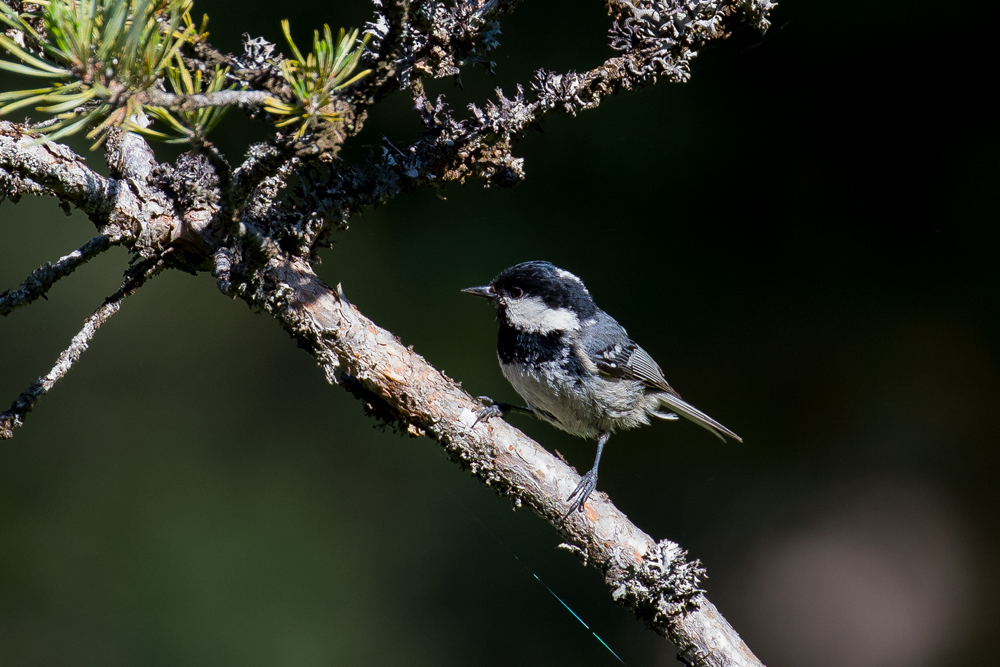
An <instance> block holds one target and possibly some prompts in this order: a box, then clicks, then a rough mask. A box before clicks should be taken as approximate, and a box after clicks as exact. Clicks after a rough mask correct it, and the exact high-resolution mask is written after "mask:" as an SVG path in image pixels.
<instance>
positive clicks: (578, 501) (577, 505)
mask: <svg viewBox="0 0 1000 667" xmlns="http://www.w3.org/2000/svg"><path fill="white" fill-rule="evenodd" d="M596 488H597V469H596V468H594V469H592V470H591V471H590V472H588V473H587V474H586V475H584V476H583V477H581V478H580V483H579V484H577V485H576V489H575V490H574V491H573V493H571V494H569V498H567V499H566V502H568V503H569V504H570V505H569V511H568V512H566V514H565V515H564V516H563V521H565V520H566V519H567V518H568V517H569V515H570V514H572V513H573V510H576V511H577V512H583V504H584V503H585V502H587V498H589V497H590V494H591V493H593V492H594V489H596ZM574 498H575V500H574Z"/></svg>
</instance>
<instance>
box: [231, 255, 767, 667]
mask: <svg viewBox="0 0 1000 667" xmlns="http://www.w3.org/2000/svg"><path fill="white" fill-rule="evenodd" d="M244 298H245V299H246V300H247V301H248V302H249V303H250V304H251V306H253V307H254V308H259V309H261V310H264V311H266V312H268V313H270V314H271V315H272V316H274V318H275V319H277V320H278V322H280V323H281V325H282V326H283V327H284V328H285V329H286V330H287V331H288V332H289V333H291V334H292V335H293V336H294V337H295V338H296V339H297V340H298V342H299V344H300V345H301V346H302V347H304V348H305V349H306V350H308V351H309V352H310V354H312V355H313V356H314V357H315V358H316V360H317V362H318V363H319V365H320V367H321V368H322V369H323V372H324V373H325V374H326V376H327V378H328V379H329V380H330V381H331V382H340V383H342V384H343V385H344V386H345V387H346V388H347V389H348V390H349V391H351V392H352V393H353V394H355V396H357V397H358V398H359V399H360V400H362V401H363V402H364V403H365V405H366V409H367V410H368V411H369V412H370V413H372V414H373V415H374V416H376V417H378V418H380V419H382V420H384V421H386V422H388V423H390V424H392V425H394V426H396V427H397V428H399V429H400V430H403V431H405V432H408V433H410V434H412V435H427V436H430V437H432V438H434V439H436V440H437V441H438V442H440V443H441V445H442V446H443V447H444V448H445V450H446V451H447V452H448V453H449V455H450V456H451V458H452V459H453V460H455V461H456V462H458V463H459V464H461V465H462V466H463V467H466V468H468V469H469V470H471V472H472V473H473V474H474V475H475V476H476V477H478V478H479V479H480V480H482V481H483V482H484V483H486V484H487V485H490V486H492V487H493V488H495V489H496V491H497V493H499V494H500V495H502V496H504V497H506V498H508V499H510V500H511V501H512V502H513V503H514V505H515V507H520V506H526V507H529V508H530V509H531V510H532V511H533V512H535V513H536V514H538V515H539V516H541V517H542V518H544V519H545V520H546V521H548V522H549V523H550V524H552V526H553V527H554V528H555V529H556V530H557V531H558V532H559V534H560V535H561V536H562V538H563V539H564V540H566V541H567V542H569V543H571V544H572V545H574V547H575V549H576V550H578V551H579V552H580V553H581V555H582V556H583V557H584V558H585V560H586V562H588V563H589V564H591V565H594V566H595V567H597V568H599V569H600V570H601V571H602V572H603V573H604V578H605V581H606V583H607V584H608V586H609V587H610V589H611V596H612V598H613V599H614V600H615V601H616V602H617V603H618V604H621V605H623V606H625V607H627V608H628V609H630V610H631V611H632V612H633V613H635V614H636V616H637V617H638V618H640V619H642V620H643V621H644V622H645V623H646V624H647V625H648V626H649V627H650V629H652V630H653V631H654V632H657V633H658V634H660V635H662V636H664V637H667V638H669V639H670V640H671V641H673V642H674V644H675V645H676V646H677V648H678V649H679V651H680V655H681V658H682V659H683V660H684V661H685V662H687V664H689V665H701V666H704V667H709V666H711V667H723V666H725V667H736V666H739V667H751V666H755V667H759V666H760V665H761V663H760V661H758V660H757V658H756V657H754V655H753V653H752V652H751V651H750V649H749V648H747V646H746V644H744V643H743V641H742V640H741V639H740V637H739V635H738V634H737V633H736V631H735V630H733V628H732V626H730V625H729V623H728V622H726V620H725V619H724V618H723V617H722V615H721V614H719V612H718V610H717V609H716V608H715V607H714V606H713V605H712V604H711V603H710V602H709V601H708V600H707V599H706V598H705V596H704V594H703V592H702V590H701V589H700V588H699V586H698V583H699V578H700V577H701V576H702V574H703V571H702V569H701V566H700V565H699V564H698V563H697V562H689V561H688V560H687V554H686V553H685V552H684V550H683V549H681V548H680V547H679V546H678V545H676V544H674V543H673V542H670V541H668V540H664V541H661V542H659V543H657V542H655V541H654V540H653V539H652V538H651V537H649V536H648V535H647V534H646V533H644V532H643V531H641V530H640V529H639V528H637V527H636V526H635V525H634V524H632V523H631V522H630V521H629V520H628V518H627V517H626V516H625V515H624V514H622V513H621V512H620V511H619V510H618V509H617V508H616V507H615V506H614V505H613V504H612V503H611V502H610V500H609V499H608V497H607V495H606V494H604V493H602V492H596V493H595V494H594V495H593V496H591V499H590V500H589V501H588V502H587V504H586V505H585V509H586V511H585V512H584V513H576V512H573V513H572V514H571V516H569V517H568V518H567V519H566V520H565V521H564V519H563V515H564V514H565V513H566V503H565V498H566V497H568V496H569V494H570V492H571V491H572V490H573V489H574V488H575V487H576V485H577V484H578V482H579V480H580V478H579V476H578V475H577V474H576V473H575V472H574V471H573V470H572V469H570V467H569V466H568V465H566V464H565V463H563V462H562V461H561V460H560V459H558V458H557V457H555V456H553V455H552V454H550V453H549V452H547V451H546V450H545V449H543V448H542V447H541V446H539V445H538V444H537V443H535V442H534V441H533V440H531V439H530V438H528V437H527V436H525V435H524V434H523V433H521V432H520V431H518V430H517V429H516V428H514V427H513V426H510V425H509V424H507V423H506V422H505V421H503V420H502V419H491V420H489V421H488V422H479V423H476V418H477V414H478V413H479V411H480V410H481V409H482V406H481V405H479V404H478V403H477V402H476V401H475V400H473V399H472V398H471V397H470V396H469V395H468V394H467V393H466V392H465V391H464V390H462V388H461V387H459V385H458V384H457V383H456V382H455V381H453V380H451V379H450V378H448V377H447V376H446V375H445V374H444V373H442V372H440V371H438V370H437V369H436V368H434V367H433V366H431V365H430V364H429V363H427V361H426V360H425V359H424V358H423V357H421V356H420V355H419V354H417V353H416V352H414V351H413V350H412V349H411V348H408V347H406V346H405V345H403V344H402V343H401V342H400V341H399V339H397V338H396V337H395V336H393V335H392V334H391V333H389V332H388V331H386V330H384V329H382V328H380V327H379V326H378V325H376V324H375V323H374V322H372V321H371V320H370V319H368V318H367V317H365V316H364V315H362V314H361V313H360V312H359V311H358V309H357V308H356V307H354V306H353V305H352V304H350V303H349V302H348V301H347V300H346V298H344V297H343V293H342V292H341V291H334V290H332V289H330V288H329V287H328V286H327V285H326V284H324V283H323V282H322V281H321V280H320V279H319V278H317V277H316V275H315V274H314V273H313V272H312V269H311V268H310V266H309V264H308V263H307V262H305V261H302V260H290V259H286V258H280V257H275V258H273V259H271V260H270V261H269V262H268V263H267V265H266V266H265V267H264V268H262V269H261V270H260V271H259V273H258V274H257V278H256V280H255V281H254V283H253V284H252V286H251V287H250V289H248V290H247V291H246V293H245V296H244Z"/></svg>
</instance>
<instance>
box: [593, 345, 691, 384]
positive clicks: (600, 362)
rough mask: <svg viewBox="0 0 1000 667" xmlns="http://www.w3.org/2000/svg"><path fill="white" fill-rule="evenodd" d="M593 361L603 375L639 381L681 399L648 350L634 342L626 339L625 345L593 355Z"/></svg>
mask: <svg viewBox="0 0 1000 667" xmlns="http://www.w3.org/2000/svg"><path fill="white" fill-rule="evenodd" d="M591 360H592V361H593V362H594V364H595V365H596V366H597V370H599V371H600V372H601V374H602V375H605V376H608V377H613V378H621V379H624V380H637V381H639V382H642V383H643V384H644V385H646V386H647V387H649V388H650V389H655V390H657V391H662V392H664V393H667V394H670V395H671V396H676V397H677V398H680V397H681V395H680V394H678V393H677V392H676V391H674V388H673V387H671V386H670V385H669V384H667V380H666V378H664V377H663V371H661V370H660V367H659V366H658V365H657V363H656V362H655V361H653V358H652V357H651V356H649V353H648V352H646V350H644V349H642V348H641V347H639V346H638V345H637V344H636V343H635V342H634V341H632V340H630V339H626V342H624V343H615V344H614V345H610V346H608V347H605V348H603V349H601V350H595V351H594V353H592V354H591Z"/></svg>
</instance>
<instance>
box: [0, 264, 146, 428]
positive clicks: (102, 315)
mask: <svg viewBox="0 0 1000 667" xmlns="http://www.w3.org/2000/svg"><path fill="white" fill-rule="evenodd" d="M164 266H165V265H164V260H163V258H161V257H158V258H155V259H150V260H146V261H144V262H140V263H138V264H135V265H134V266H133V267H132V268H131V269H129V271H128V274H127V275H126V278H125V281H124V282H123V283H122V286H121V287H119V288H118V290H117V291H116V292H115V293H114V294H112V295H111V296H109V297H108V298H107V299H105V300H104V303H102V304H101V306H100V308H98V309H97V310H95V311H94V313H93V314H92V315H91V316H90V317H88V318H87V319H86V321H85V322H84V323H83V328H82V329H80V332H79V333H78V334H76V335H75V336H73V340H71V341H70V344H69V347H67V348H66V349H65V350H63V351H62V353H61V354H60V355H59V358H58V359H56V363H55V365H54V366H53V367H52V370H50V371H49V372H48V373H46V374H45V375H43V376H42V377H40V378H38V379H37V380H35V381H34V382H33V383H32V384H31V386H30V387H28V389H27V390H25V391H24V392H23V393H22V394H21V395H20V396H18V397H17V400H15V401H14V403H13V404H12V405H11V406H10V408H9V409H8V410H7V411H6V412H2V413H0V440H5V439H8V438H11V437H13V435H14V429H15V428H17V427H18V426H21V425H22V424H24V418H25V415H27V414H28V413H29V412H31V408H33V407H34V405H35V403H36V402H38V399H39V398H41V397H42V396H43V395H44V394H46V393H48V391H49V390H50V389H52V386H53V385H55V383H56V382H58V381H59V380H60V379H61V378H62V377H63V376H64V375H66V373H68V372H69V369H71V368H72V367H73V364H75V363H76V361H77V360H78V359H79V358H80V355H81V354H83V353H84V352H85V351H86V350H87V345H88V344H89V343H90V340H91V339H92V338H93V337H94V334H95V333H97V330H98V329H99V328H100V327H101V325H102V324H104V323H105V322H106V321H107V320H108V318H110V317H111V316H112V315H114V314H115V313H117V312H118V309H119V308H121V305H122V301H124V300H125V299H126V298H128V297H130V296H132V295H133V294H135V291H136V290H137V289H139V288H140V287H142V286H143V285H144V284H145V283H146V281H147V280H149V279H150V278H152V277H153V276H155V275H156V274H157V273H159V272H160V271H162V270H163V268H164Z"/></svg>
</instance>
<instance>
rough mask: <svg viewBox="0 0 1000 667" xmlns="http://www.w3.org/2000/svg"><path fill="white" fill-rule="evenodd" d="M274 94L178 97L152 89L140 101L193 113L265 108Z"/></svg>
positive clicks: (228, 92)
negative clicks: (207, 110) (220, 108)
mask: <svg viewBox="0 0 1000 667" xmlns="http://www.w3.org/2000/svg"><path fill="white" fill-rule="evenodd" d="M269 97H274V93H269V92H266V91H263V90H220V91H218V92H215V93H196V94H192V95H176V94H174V93H168V92H166V91H163V90H156V89H155V88H151V89H149V90H147V91H146V92H145V93H143V95H142V99H141V100H140V101H142V102H145V103H147V104H152V105H154V106H158V107H163V108H164V109H168V110H170V111H183V112H192V111H197V110H198V109H205V108H208V107H231V106H238V107H242V108H244V109H249V108H252V107H259V106H263V105H264V103H265V102H266V101H267V98H269Z"/></svg>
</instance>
